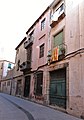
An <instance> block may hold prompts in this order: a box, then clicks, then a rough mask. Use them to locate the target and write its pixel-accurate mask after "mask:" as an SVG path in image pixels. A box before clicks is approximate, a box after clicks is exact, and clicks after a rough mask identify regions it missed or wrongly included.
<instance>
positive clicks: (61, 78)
mask: <svg viewBox="0 0 84 120" xmlns="http://www.w3.org/2000/svg"><path fill="white" fill-rule="evenodd" d="M49 98H50V104H52V105H57V106H60V107H63V108H66V69H60V70H57V71H53V72H50V90H49Z"/></svg>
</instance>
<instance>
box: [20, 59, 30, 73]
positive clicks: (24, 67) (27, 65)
mask: <svg viewBox="0 0 84 120" xmlns="http://www.w3.org/2000/svg"><path fill="white" fill-rule="evenodd" d="M30 69H31V62H30V61H25V62H23V63H22V64H21V65H20V71H23V72H24V71H26V70H30Z"/></svg>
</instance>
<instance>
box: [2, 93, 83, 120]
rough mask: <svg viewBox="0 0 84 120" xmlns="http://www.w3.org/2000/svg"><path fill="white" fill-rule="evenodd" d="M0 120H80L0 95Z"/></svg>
mask: <svg viewBox="0 0 84 120" xmlns="http://www.w3.org/2000/svg"><path fill="white" fill-rule="evenodd" d="M0 120H82V119H79V118H76V117H74V116H71V115H68V114H66V113H63V112H60V111H57V110H54V109H51V108H49V107H46V106H43V105H39V104H36V103H34V102H30V101H28V100H24V99H21V98H18V97H14V96H10V95H7V94H4V93H0Z"/></svg>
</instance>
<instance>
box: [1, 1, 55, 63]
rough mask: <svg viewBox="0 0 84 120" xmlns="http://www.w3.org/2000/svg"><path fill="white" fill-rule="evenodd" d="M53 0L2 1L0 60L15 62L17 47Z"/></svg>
mask: <svg viewBox="0 0 84 120" xmlns="http://www.w3.org/2000/svg"><path fill="white" fill-rule="evenodd" d="M52 1H53V0H0V59H6V60H9V61H12V62H15V47H16V46H17V45H18V44H19V43H20V41H21V40H22V39H23V38H24V37H25V35H26V31H27V30H28V28H29V27H30V26H31V25H32V24H33V23H34V21H35V20H36V19H37V18H38V17H39V16H40V15H41V13H42V12H43V11H44V10H45V9H46V7H47V6H48V5H50V4H51V3H52Z"/></svg>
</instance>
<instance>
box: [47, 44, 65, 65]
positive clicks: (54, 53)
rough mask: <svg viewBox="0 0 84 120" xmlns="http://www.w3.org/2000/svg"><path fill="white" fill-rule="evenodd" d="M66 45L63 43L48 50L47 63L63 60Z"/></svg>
mask: <svg viewBox="0 0 84 120" xmlns="http://www.w3.org/2000/svg"><path fill="white" fill-rule="evenodd" d="M66 49H67V46H66V45H65V44H64V43H63V44H60V45H59V46H57V47H55V48H53V49H52V50H50V51H49V52H48V55H47V57H48V65H50V63H52V62H56V61H60V60H63V59H64V57H65V53H66Z"/></svg>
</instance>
